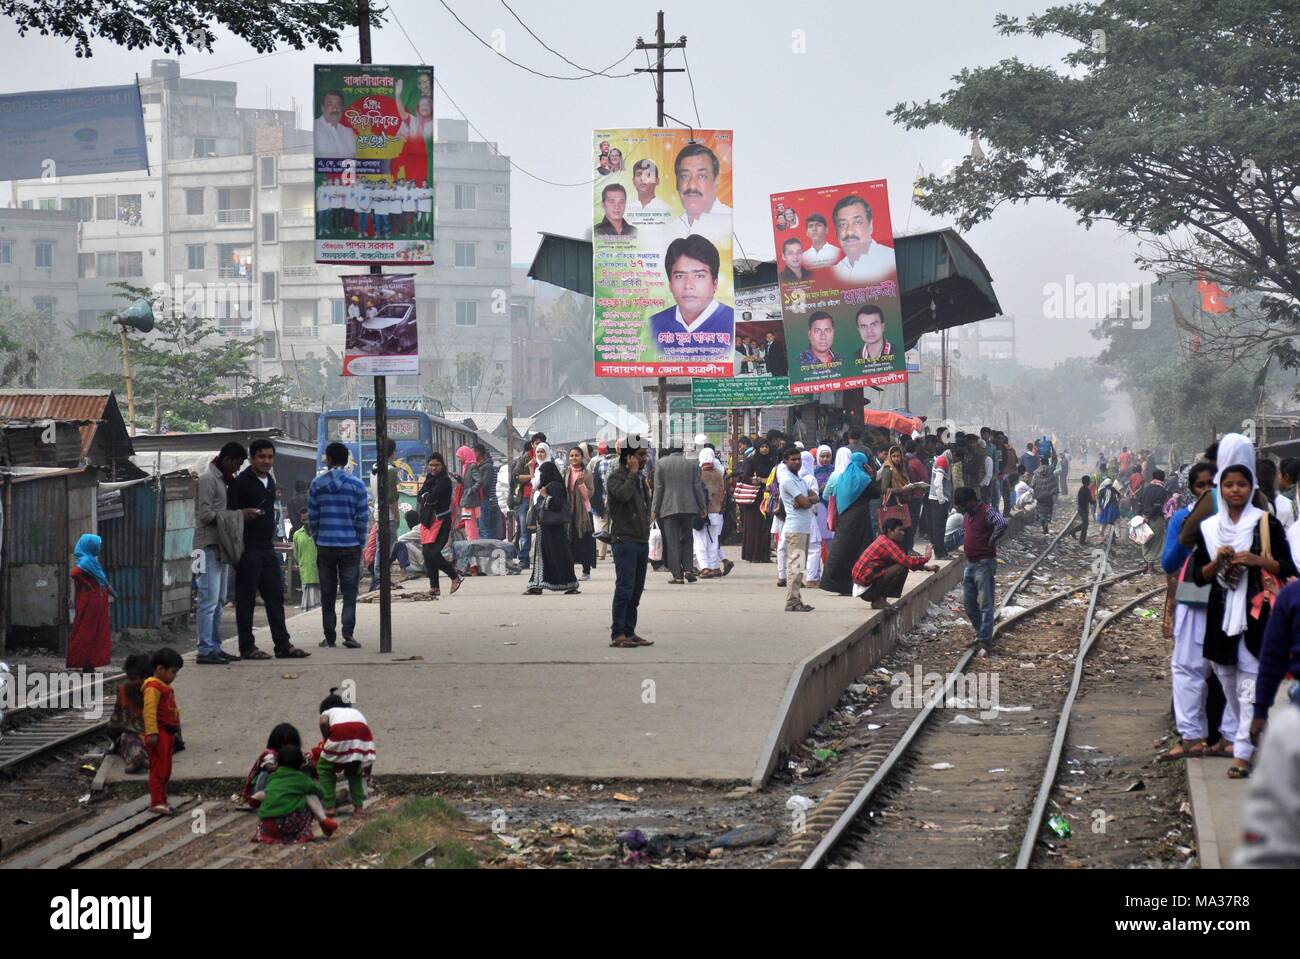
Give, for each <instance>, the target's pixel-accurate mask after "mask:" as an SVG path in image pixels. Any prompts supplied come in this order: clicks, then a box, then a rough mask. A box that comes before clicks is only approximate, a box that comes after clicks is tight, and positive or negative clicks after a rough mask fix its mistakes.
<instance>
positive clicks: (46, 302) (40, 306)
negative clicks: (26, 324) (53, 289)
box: [32, 296, 58, 319]
mask: <svg viewBox="0 0 1300 959" xmlns="http://www.w3.org/2000/svg"><path fill="white" fill-rule="evenodd" d="M56 302H58V301H57V300H52V299H49V298H48V297H44V296H38V297H34V298H33V299H32V309H33V310H35V311H36V312H37V313H39V314H40V315H41V316H43V317H45V318H46V319H53V317H54V304H55V303H56Z"/></svg>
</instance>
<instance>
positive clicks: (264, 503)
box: [235, 440, 311, 659]
mask: <svg viewBox="0 0 1300 959" xmlns="http://www.w3.org/2000/svg"><path fill="white" fill-rule="evenodd" d="M248 453H249V462H248V467H247V468H246V469H245V470H244V471H243V472H242V473H240V474H239V476H237V477H236V478H235V496H236V499H237V501H238V506H239V508H240V509H244V510H248V509H256V510H258V513H257V514H256V515H255V516H250V517H249V518H247V519H245V520H244V555H243V556H241V557H240V559H239V563H238V564H237V565H236V566H235V624H236V626H237V627H238V629H239V655H240V658H241V659H270V658H271V657H270V656H268V655H267V654H266V653H265V652H263V651H262V650H260V649H258V648H257V646H256V645H255V644H254V642H253V609H254V607H256V605H257V596H258V594H259V593H260V594H261V596H262V604H263V605H264V606H265V607H266V621H267V623H268V624H269V625H270V627H271V641H272V642H273V643H274V644H275V655H276V658H277V659H284V658H287V657H288V658H294V659H301V658H303V657H306V656H310V655H311V654H310V653H308V652H307V651H306V650H303V649H298V648H297V647H296V646H294V645H293V644H292V643H290V642H289V629H288V627H286V626H285V624H284V580H283V579H282V578H281V575H280V558H279V557H278V556H276V554H275V547H274V546H273V542H274V538H275V477H273V476H272V475H271V467H273V466H274V465H275V444H274V443H272V442H271V441H270V440H253V442H252V443H250V444H249V447H248ZM245 515H247V514H245Z"/></svg>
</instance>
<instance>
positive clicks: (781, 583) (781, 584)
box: [776, 579, 785, 589]
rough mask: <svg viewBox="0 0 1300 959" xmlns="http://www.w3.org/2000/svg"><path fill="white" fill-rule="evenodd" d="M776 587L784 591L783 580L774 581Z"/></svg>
mask: <svg viewBox="0 0 1300 959" xmlns="http://www.w3.org/2000/svg"><path fill="white" fill-rule="evenodd" d="M776 585H777V586H778V587H780V588H781V589H785V580H783V579H778V580H777V581H776Z"/></svg>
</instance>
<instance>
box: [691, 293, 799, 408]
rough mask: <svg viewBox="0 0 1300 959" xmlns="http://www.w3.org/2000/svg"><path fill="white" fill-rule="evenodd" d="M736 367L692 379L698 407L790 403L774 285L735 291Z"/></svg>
mask: <svg viewBox="0 0 1300 959" xmlns="http://www.w3.org/2000/svg"><path fill="white" fill-rule="evenodd" d="M735 353H736V360H735V363H736V366H735V375H734V376H732V377H731V379H693V380H691V402H692V404H694V406H695V407H696V408H699V409H709V408H713V409H755V408H759V407H767V406H792V405H794V403H795V402H796V400H795V398H794V397H793V396H791V395H790V375H789V372H790V361H789V353H788V352H787V351H786V348H785V327H784V325H783V324H782V322H781V288H780V287H778V286H777V285H776V284H771V285H767V286H756V287H750V288H748V289H743V290H737V291H736V349H735Z"/></svg>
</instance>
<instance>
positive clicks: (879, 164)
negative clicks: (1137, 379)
mask: <svg viewBox="0 0 1300 959" xmlns="http://www.w3.org/2000/svg"><path fill="white" fill-rule="evenodd" d="M509 2H510V3H511V6H512V7H513V9H514V10H515V12H516V13H518V14H519V16H520V17H521V18H522V19H524V20H525V21H526V22H527V23H528V25H529V26H530V27H531V28H532V29H533V30H534V31H535V32H536V33H537V34H538V35H539V36H540V37H541V39H542V40H544V41H546V43H547V44H549V45H550V46H551V47H554V48H555V49H556V50H558V51H559V52H561V53H563V54H565V55H566V56H567V57H569V58H570V59H572V60H574V61H575V62H577V63H579V64H581V65H582V66H584V67H589V68H591V69H601V68H603V67H605V66H607V65H608V64H610V63H612V62H613V61H614V60H616V59H617V58H618V57H620V56H621V55H622V54H624V53H626V52H627V51H628V50H629V49H631V48H632V46H633V44H634V43H635V40H636V38H637V37H638V36H642V37H644V38H645V39H646V40H653V35H654V29H655V12H656V11H657V10H658V9H661V8H662V9H663V10H664V12H665V24H666V30H667V34H668V38H669V39H670V40H675V39H676V38H677V37H679V36H680V35H682V34H685V35H686V36H687V39H688V47H687V51H686V53H687V57H688V58H689V62H690V66H691V74H692V77H693V79H694V85H695V95H696V100H697V103H698V108H699V118H700V119H699V123H698V124H697V123H696V121H695V107H694V106H693V105H692V101H691V92H690V87H689V84H688V81H687V75H686V74H684V73H683V74H670V75H669V76H668V78H667V91H666V104H665V109H666V110H667V112H668V113H670V114H672V115H674V116H676V117H678V118H680V119H682V120H684V121H687V122H689V123H691V124H695V125H698V126H702V127H714V128H730V129H733V130H735V144H736V146H735V171H734V188H735V197H736V202H735V205H734V206H735V217H736V220H735V232H736V234H737V236H738V237H739V239H740V244H741V245H742V246H743V248H744V251H745V252H746V253H747V254H748V255H749V256H751V257H756V258H770V257H772V256H773V243H772V228H771V221H770V218H769V216H768V212H767V210H768V205H767V203H768V195H769V194H770V193H775V192H778V191H782V190H789V189H798V188H805V187H815V186H821V185H827V184H834V183H845V182H852V181H856V180H868V179H878V178H882V177H883V178H885V179H887V180H888V181H889V186H890V202H891V212H892V217H893V221H894V230H895V232H896V233H900V232H903V231H904V230H908V231H911V232H915V231H916V230H918V229H926V228H937V227H940V226H944V225H947V224H946V223H944V222H943V221H942V220H940V219H937V218H933V217H930V216H929V215H927V214H925V213H924V212H922V211H921V210H920V209H919V208H913V209H910V220H909V207H910V202H911V197H912V194H911V185H912V180H913V177H914V176H915V173H916V169H917V164H918V163H920V164H921V165H922V166H923V167H924V168H925V170H926V172H931V171H936V170H939V171H941V170H942V169H943V167H944V163H945V161H951V162H956V161H959V160H960V159H961V157H963V156H964V155H965V154H966V153H967V151H968V150H969V143H968V141H966V140H965V139H963V138H962V137H960V136H958V135H956V134H955V133H952V132H950V131H946V130H930V131H924V132H907V131H905V130H903V129H902V128H901V127H899V126H897V125H895V124H894V123H893V122H892V121H891V120H890V119H889V118H888V117H887V116H886V115H885V111H886V110H888V109H889V108H891V107H892V106H894V105H895V104H896V103H898V102H900V101H912V100H918V101H919V100H925V99H933V98H937V97H938V96H939V95H941V94H942V93H943V92H944V91H945V90H946V89H948V88H949V87H950V86H951V85H952V82H951V78H952V77H953V76H954V75H956V74H957V73H958V72H959V71H960V70H961V69H962V68H963V67H977V66H982V65H987V64H991V63H994V62H996V61H998V60H1000V59H1003V58H1006V57H1010V56H1019V57H1021V58H1022V59H1025V60H1028V61H1030V62H1034V63H1039V64H1052V65H1056V64H1059V62H1060V59H1061V56H1062V55H1063V54H1064V53H1065V52H1066V50H1067V49H1069V48H1068V46H1067V45H1065V44H1060V43H1054V42H1053V41H1051V40H1033V39H1007V38H1003V37H1000V36H998V35H997V34H995V32H994V30H993V19H994V15H995V14H997V13H1000V12H1001V13H1009V14H1014V15H1024V14H1027V13H1032V12H1040V11H1042V10H1043V9H1045V8H1046V7H1047V6H1049V5H1050V4H1049V0H1040V2H1035V0H933V2H931V3H929V4H916V3H914V2H900V0H886V2H873V3H864V2H862V0H803V2H801V3H798V4H794V3H775V2H771V0H747V2H710V3H701V2H700V0H660V2H657V3H639V2H634V0H623V2H619V3H608V2H603V3H597V2H591V0H568V2H564V3H559V2H552V0H509ZM448 3H449V4H450V6H451V7H452V8H453V9H454V10H456V12H457V13H458V14H459V15H460V16H461V18H462V19H464V20H465V21H466V23H468V24H469V25H470V26H471V27H473V28H474V29H475V30H476V31H477V32H478V33H479V34H480V35H481V36H483V37H485V38H487V39H489V40H491V39H492V38H493V36H494V31H501V32H500V34H495V36H498V37H500V38H502V39H503V40H504V44H505V48H504V52H505V53H506V54H507V55H508V56H510V57H511V58H513V59H515V60H518V61H520V62H522V63H524V64H526V65H528V66H530V67H532V68H534V69H536V70H540V71H541V72H544V73H551V74H559V75H573V74H574V73H575V72H576V71H575V70H574V69H573V68H572V67H569V66H568V65H566V64H565V63H564V62H563V61H561V60H560V59H558V58H557V57H555V56H554V55H552V54H550V53H548V52H547V51H546V50H545V49H543V48H542V47H541V46H539V45H538V43H537V41H535V40H534V39H533V38H531V37H530V36H528V35H527V33H526V32H525V31H524V30H523V28H522V27H520V26H519V24H518V23H517V22H516V21H515V20H514V19H513V18H512V17H511V15H510V13H509V11H508V10H507V9H506V8H505V7H504V6H502V5H501V3H500V2H499V0H474V2H470V0H448ZM392 7H393V9H394V11H395V12H396V15H397V18H398V19H400V20H401V23H402V25H403V26H405V28H406V30H407V32H408V33H409V34H410V36H411V39H412V40H413V41H414V43H415V45H416V46H417V47H418V48H419V51H420V53H421V54H422V55H423V57H424V58H425V60H426V61H427V62H428V63H431V64H433V65H434V67H435V71H436V73H437V76H438V79H439V81H440V82H441V83H442V84H443V86H445V87H446V89H447V91H448V93H450V95H451V96H452V97H454V98H455V100H456V103H457V104H458V106H459V107H460V108H461V109H462V110H464V111H466V113H467V114H468V116H469V118H470V119H471V121H472V122H473V123H474V124H475V125H476V126H477V127H478V128H479V129H480V130H481V131H482V132H483V133H484V134H485V135H486V137H487V138H488V139H491V140H496V141H497V142H498V143H499V144H500V147H501V150H502V152H503V153H506V154H508V155H509V156H510V157H511V159H512V160H513V161H514V162H515V163H516V164H517V166H518V167H521V168H523V169H524V170H527V171H529V172H530V173H533V174H536V175H537V176H540V177H543V178H545V179H547V180H553V181H557V182H559V183H575V182H579V181H588V180H590V178H591V176H592V164H591V131H592V129H593V128H595V127H614V126H623V127H638V126H653V125H654V120H655V94H654V87H653V84H652V81H651V79H650V78H649V77H647V76H644V75H637V76H634V77H628V78H625V79H607V78H595V79H587V80H582V81H576V82H566V81H557V80H547V79H542V78H539V77H536V76H533V75H531V74H528V73H526V72H525V71H523V70H521V69H519V68H518V67H515V66H512V65H511V64H509V63H507V62H505V61H504V60H502V59H501V58H500V57H498V56H497V55H496V54H495V53H493V52H492V51H491V50H490V49H488V48H487V47H485V46H483V45H481V44H480V43H478V42H477V41H476V40H474V39H473V37H471V36H470V35H469V34H468V33H466V32H465V30H464V29H463V28H462V27H461V26H460V25H459V24H457V23H456V21H455V20H454V19H453V18H452V17H451V15H450V14H449V13H448V12H447V11H446V10H445V9H444V8H443V7H442V6H441V5H439V4H438V3H437V2H435V0H393V3H392ZM795 31H802V34H801V36H802V38H803V41H804V44H805V45H806V52H802V53H801V52H796V51H795V49H794V47H795V44H796V34H795ZM373 42H374V60H375V62H377V63H382V62H390V63H405V62H411V61H412V60H414V59H415V55H414V54H413V53H412V50H411V45H410V44H409V43H408V42H407V39H406V38H405V37H404V36H403V34H402V31H401V30H400V29H399V28H398V26H397V24H396V22H395V21H394V20H393V19H392V17H391V16H390V18H389V24H388V26H386V27H385V28H383V29H382V30H380V31H378V32H377V33H376V34H375V35H374V40H373ZM346 43H347V46H348V50H347V54H346V55H341V54H334V55H324V54H321V55H317V54H315V53H313V52H311V51H304V52H301V53H299V52H297V51H292V52H288V53H282V54H279V55H272V56H270V57H266V58H261V59H254V60H252V62H240V61H248V60H249V58H251V57H256V54H255V53H254V52H253V51H252V50H251V49H250V48H249V47H248V46H247V45H246V44H244V43H243V42H242V41H240V40H237V39H234V38H232V37H229V36H226V37H223V38H222V39H221V40H220V41H219V42H218V44H217V48H216V52H215V53H214V54H212V55H187V56H185V57H184V58H182V60H181V72H182V74H183V75H196V76H201V77H204V78H208V79H216V80H234V81H237V82H238V83H239V84H240V89H239V103H240V105H241V106H247V107H261V106H266V105H267V104H268V96H269V103H270V105H271V106H278V107H281V108H288V107H289V105H290V101H291V99H293V98H296V99H297V101H298V103H299V104H300V105H301V104H305V103H309V102H310V100H311V65H312V64H313V63H315V62H345V61H347V60H349V59H354V58H355V56H354V55H355V50H356V47H355V44H356V41H355V39H350V40H348V41H346ZM0 53H3V55H4V62H5V64H6V67H7V69H6V70H5V74H4V78H3V79H2V80H0V92H6V93H7V92H16V91H18V90H21V89H33V88H34V89H40V88H42V87H45V86H46V84H43V83H42V82H41V78H58V79H59V80H60V81H61V82H62V83H61V85H66V86H88V85H96V84H108V83H122V82H127V81H129V80H130V78H131V77H132V75H133V74H135V73H139V74H140V75H142V76H146V75H147V74H148V72H149V61H150V59H151V58H153V57H154V56H157V55H158V53H157V51H155V50H146V51H132V52H128V51H123V50H120V49H117V48H114V47H111V46H109V45H108V44H107V43H102V42H101V43H100V44H98V45H97V47H96V50H95V56H94V57H93V58H91V59H90V60H78V59H77V58H76V57H75V56H74V54H73V51H72V47H71V45H70V44H65V43H63V42H62V41H56V40H54V39H51V38H43V37H39V36H30V35H29V36H28V37H27V38H25V39H19V38H18V36H17V35H16V33H15V32H14V30H13V28H12V24H11V22H10V21H7V20H3V19H0ZM645 62H646V61H645V54H644V53H637V54H634V55H633V56H632V57H629V58H628V59H627V60H625V61H624V62H623V64H622V65H621V66H619V67H618V68H616V69H614V70H611V71H610V72H611V73H621V72H626V71H628V70H630V69H631V68H632V67H633V66H634V65H639V66H645ZM669 65H670V66H681V65H682V56H681V54H680V52H673V53H672V54H671V55H670V58H669ZM435 111H436V113H437V115H438V116H442V117H456V116H460V114H459V113H458V112H457V110H456V109H455V108H454V107H452V105H451V104H450V103H449V102H448V101H447V98H446V97H444V96H443V95H442V94H441V93H439V94H438V95H437V97H436V100H435ZM309 122H310V117H308V116H307V110H306V108H304V110H303V123H304V125H305V124H306V123H309ZM2 174H3V171H0V175H2ZM6 195H7V191H6ZM512 201H513V202H512V210H511V218H512V225H513V250H512V254H513V259H514V260H515V261H516V262H527V261H529V260H530V259H531V258H532V255H533V252H534V250H535V249H536V245H537V239H538V237H537V233H538V231H539V230H547V231H550V232H558V233H568V234H571V235H575V236H580V235H581V234H582V232H583V230H584V229H586V227H587V226H589V224H590V212H591V194H590V187H583V186H578V187H563V186H550V185H546V184H543V183H539V182H537V181H536V180H534V179H531V178H529V177H528V176H526V175H524V174H523V173H521V172H520V171H519V169H516V170H515V172H514V174H513V176H512ZM967 240H968V241H969V242H970V243H971V245H972V246H973V247H974V249H975V251H976V252H977V253H978V254H979V255H980V256H982V257H983V259H984V262H985V264H986V265H987V267H988V269H989V271H990V272H991V273H992V275H993V283H994V289H995V290H996V291H997V294H998V297H999V300H1000V301H1001V304H1002V308H1003V311H1004V312H1005V313H1006V314H1009V315H1014V316H1015V317H1016V319H1017V324H1018V326H1017V337H1018V345H1017V351H1018V357H1019V359H1020V360H1021V361H1022V362H1026V363H1031V364H1034V365H1049V364H1051V363H1052V362H1054V361H1055V360H1057V359H1060V358H1063V357H1065V356H1070V355H1080V354H1093V353H1095V352H1096V351H1097V343H1096V341H1094V340H1093V339H1092V338H1091V337H1090V336H1089V335H1088V332H1087V331H1088V329H1089V328H1090V327H1091V326H1092V320H1090V319H1077V320H1047V319H1045V318H1044V317H1043V304H1044V286H1045V285H1046V284H1049V283H1061V284H1064V283H1065V282H1066V276H1067V274H1072V275H1073V276H1074V278H1075V281H1076V282H1080V281H1090V282H1097V283H1119V282H1130V281H1136V280H1139V279H1141V275H1140V273H1139V271H1138V269H1137V267H1136V266H1135V265H1134V264H1133V262H1132V260H1133V251H1134V249H1135V246H1134V243H1133V242H1132V241H1131V240H1130V239H1129V238H1128V237H1127V236H1125V235H1123V234H1121V233H1119V232H1118V231H1117V230H1115V229H1114V228H1112V227H1110V226H1108V225H1102V226H1098V227H1094V228H1093V229H1092V230H1090V231H1089V230H1084V229H1083V228H1082V227H1079V226H1077V225H1075V223H1074V220H1073V216H1072V215H1071V214H1070V213H1069V211H1067V210H1065V209H1064V208H1063V207H1056V206H1050V205H1047V204H1033V205H1030V206H1019V207H1014V208H1011V207H1007V208H1003V209H1000V210H998V211H997V213H996V214H995V215H994V218H993V220H992V221H991V222H989V223H986V224H983V225H981V226H979V227H977V228H976V229H974V230H972V231H971V232H970V233H969V234H968V235H967Z"/></svg>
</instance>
